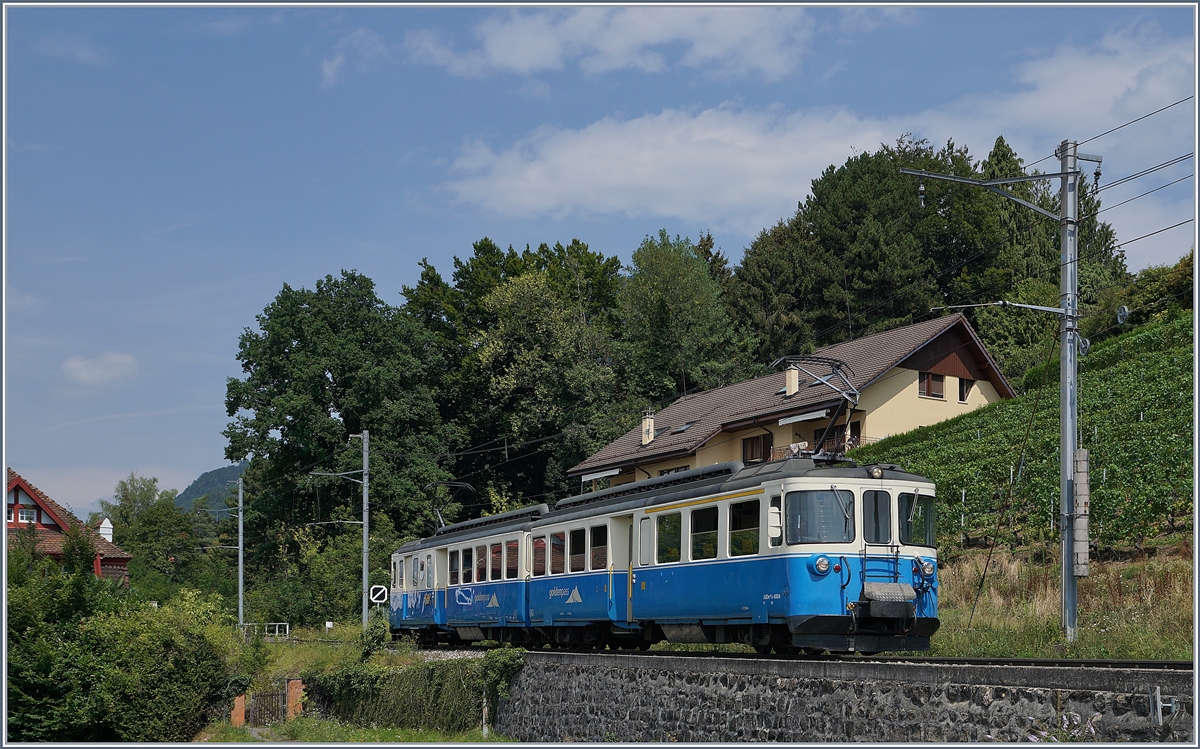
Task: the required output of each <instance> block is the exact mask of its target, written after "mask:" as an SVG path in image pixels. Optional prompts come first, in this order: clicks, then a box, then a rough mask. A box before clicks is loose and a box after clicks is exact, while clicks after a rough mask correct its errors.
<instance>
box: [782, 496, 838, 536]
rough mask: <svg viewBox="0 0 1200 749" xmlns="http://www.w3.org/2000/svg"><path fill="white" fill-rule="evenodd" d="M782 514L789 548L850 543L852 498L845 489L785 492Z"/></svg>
mask: <svg viewBox="0 0 1200 749" xmlns="http://www.w3.org/2000/svg"><path fill="white" fill-rule="evenodd" d="M784 510H785V512H786V514H787V542H788V543H789V544H816V543H835V544H837V543H848V542H850V541H853V540H854V495H853V494H851V493H850V492H848V491H846V490H845V489H836V490H835V489H832V488H831V489H817V490H811V491H799V492H788V493H787V496H786V497H785V498H784Z"/></svg>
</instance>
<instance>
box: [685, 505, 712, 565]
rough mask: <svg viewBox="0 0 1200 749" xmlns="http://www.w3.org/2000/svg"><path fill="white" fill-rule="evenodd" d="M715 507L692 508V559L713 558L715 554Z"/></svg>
mask: <svg viewBox="0 0 1200 749" xmlns="http://www.w3.org/2000/svg"><path fill="white" fill-rule="evenodd" d="M717 517H718V510H717V508H716V507H702V508H700V509H699V510H692V528H691V531H692V559H715V558H716V556H717Z"/></svg>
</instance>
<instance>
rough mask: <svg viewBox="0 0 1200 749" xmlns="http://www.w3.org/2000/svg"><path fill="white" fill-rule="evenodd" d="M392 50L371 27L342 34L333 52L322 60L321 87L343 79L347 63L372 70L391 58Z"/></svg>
mask: <svg viewBox="0 0 1200 749" xmlns="http://www.w3.org/2000/svg"><path fill="white" fill-rule="evenodd" d="M391 57H392V55H391V52H390V51H389V50H388V46H387V44H386V43H385V42H384V41H383V38H382V37H380V36H379V35H378V34H376V33H375V32H374V31H371V30H370V29H356V30H354V31H351V32H349V33H348V34H345V35H344V36H342V38H341V39H339V40H338V43H337V44H336V45H334V48H333V52H332V53H331V54H329V55H326V56H325V58H324V59H323V60H322V61H321V87H322V88H329V87H330V86H333V85H334V84H336V83H338V82H339V81H340V80H341V79H342V74H343V73H344V71H345V69H346V65H347V63H353V64H354V66H355V67H356V68H357V69H358V70H360V71H363V70H370V69H372V68H373V67H375V65H377V64H378V63H380V62H385V61H388V60H391Z"/></svg>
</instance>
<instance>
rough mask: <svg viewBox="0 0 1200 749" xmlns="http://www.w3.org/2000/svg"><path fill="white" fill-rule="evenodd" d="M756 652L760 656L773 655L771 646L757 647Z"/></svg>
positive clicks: (755, 647)
mask: <svg viewBox="0 0 1200 749" xmlns="http://www.w3.org/2000/svg"><path fill="white" fill-rule="evenodd" d="M754 652H756V653H758V654H759V655H770V654H771V646H770V645H755V646H754Z"/></svg>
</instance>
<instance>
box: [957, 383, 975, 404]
mask: <svg viewBox="0 0 1200 749" xmlns="http://www.w3.org/2000/svg"><path fill="white" fill-rule="evenodd" d="M973 387H975V380H968V379H966V378H965V377H960V378H958V401H959V403H966V402H967V398H969V397H970V395H971V388H973Z"/></svg>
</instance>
